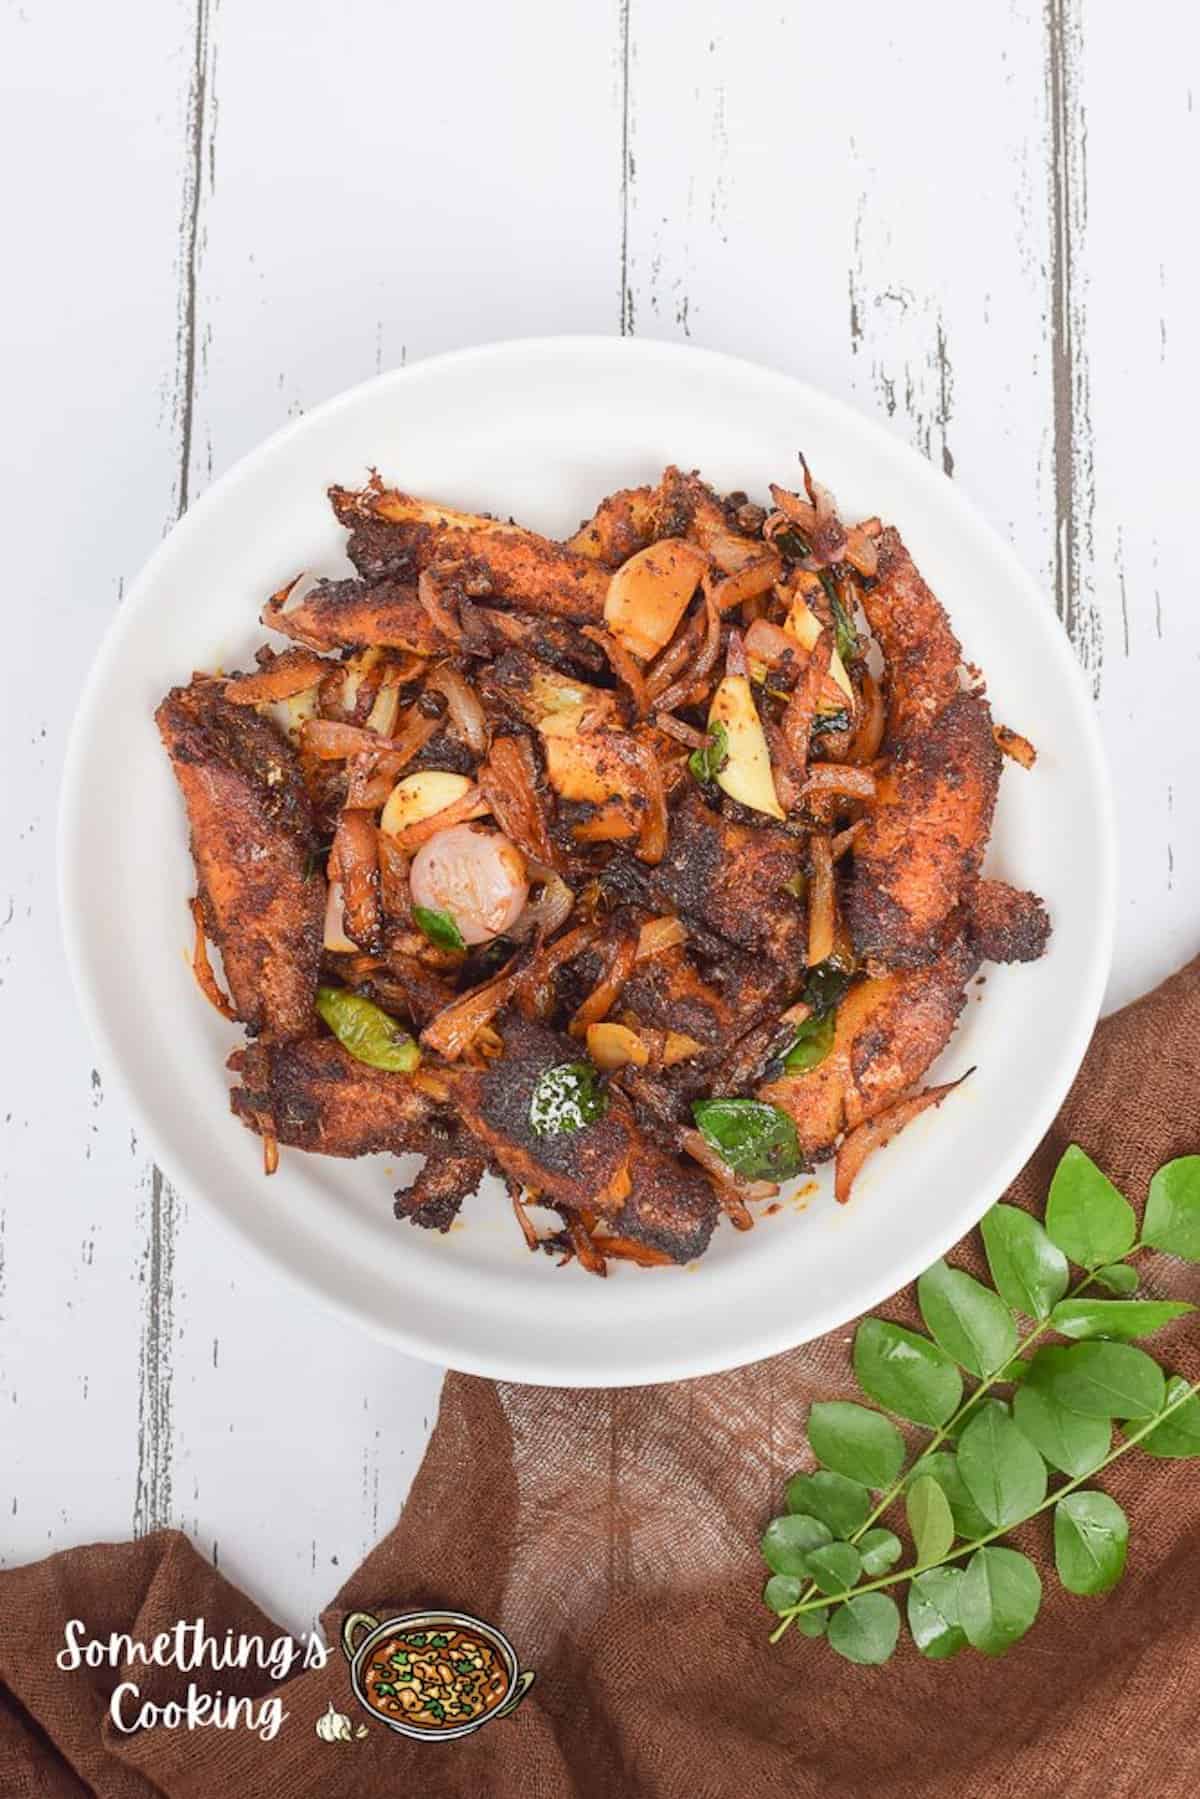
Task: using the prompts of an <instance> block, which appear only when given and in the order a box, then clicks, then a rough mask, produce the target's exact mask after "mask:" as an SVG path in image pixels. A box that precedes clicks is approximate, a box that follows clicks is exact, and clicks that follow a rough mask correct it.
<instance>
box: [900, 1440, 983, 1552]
mask: <svg viewBox="0 0 1200 1799" xmlns="http://www.w3.org/2000/svg"><path fill="white" fill-rule="evenodd" d="M922 1474H931V1475H932V1476H933V1478H934V1480H936V1482H937V1484H938V1486H939V1487H940V1488H941V1489H942V1492H943V1493H944V1494H945V1495H946V1498H947V1499H948V1500H949V1501H950V1510H951V1512H952V1513H953V1516H954V1528H955V1530H956V1531H957V1533H958V1535H959V1536H960V1537H962V1538H963V1539H964V1540H965V1541H966V1542H968V1543H970V1542H972V1541H973V1540H974V1539H975V1538H976V1537H985V1536H986V1535H987V1533H988V1531H989V1530H991V1528H992V1526H991V1522H990V1520H989V1519H987V1518H985V1517H984V1515H983V1513H982V1512H981V1511H980V1509H979V1507H978V1506H977V1505H976V1504H975V1501H974V1500H973V1499H972V1498H971V1495H970V1493H968V1491H967V1487H966V1483H965V1481H964V1480H963V1477H962V1475H961V1473H960V1472H959V1467H958V1457H957V1456H954V1455H951V1454H950V1452H949V1451H948V1450H944V1449H939V1450H935V1451H934V1452H933V1453H932V1454H931V1455H923V1456H922V1457H921V1459H920V1461H918V1462H916V1463H914V1464H913V1468H912V1475H913V1476H915V1477H918V1478H919V1477H920V1476H921V1475H922Z"/></svg>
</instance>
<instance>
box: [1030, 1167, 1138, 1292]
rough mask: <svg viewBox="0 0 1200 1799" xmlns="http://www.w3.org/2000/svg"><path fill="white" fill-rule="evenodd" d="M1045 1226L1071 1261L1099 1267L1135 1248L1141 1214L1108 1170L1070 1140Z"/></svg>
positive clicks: (1056, 1177) (1052, 1188)
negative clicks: (1113, 1182) (1115, 1185)
mask: <svg viewBox="0 0 1200 1799" xmlns="http://www.w3.org/2000/svg"><path fill="white" fill-rule="evenodd" d="M1046 1229H1047V1231H1048V1232H1049V1234H1050V1237H1051V1239H1052V1240H1053V1242H1055V1243H1056V1244H1057V1245H1058V1247H1059V1249H1061V1250H1062V1252H1063V1254H1064V1255H1065V1256H1069V1257H1070V1258H1071V1260H1072V1261H1073V1262H1078V1263H1079V1264H1080V1266H1081V1267H1082V1268H1099V1267H1100V1266H1101V1264H1102V1263H1104V1262H1119V1261H1120V1260H1121V1258H1122V1256H1124V1255H1125V1254H1126V1253H1127V1251H1129V1250H1130V1249H1132V1248H1133V1244H1134V1239H1135V1238H1136V1236H1137V1219H1136V1218H1135V1217H1134V1215H1133V1207H1132V1206H1131V1205H1130V1203H1129V1201H1128V1200H1127V1199H1125V1198H1124V1196H1123V1195H1122V1194H1120V1193H1118V1192H1117V1189H1116V1188H1115V1187H1114V1186H1113V1184H1112V1182H1111V1181H1110V1180H1109V1178H1108V1176H1107V1175H1106V1174H1104V1173H1102V1171H1101V1170H1100V1169H1099V1168H1097V1166H1096V1164H1095V1163H1094V1162H1093V1161H1092V1158H1091V1157H1090V1156H1088V1155H1085V1154H1084V1152H1083V1151H1082V1150H1081V1149H1080V1147H1079V1145H1078V1144H1077V1143H1072V1144H1071V1146H1070V1147H1069V1149H1067V1151H1066V1152H1065V1154H1064V1156H1063V1158H1062V1161H1061V1162H1060V1163H1059V1164H1058V1167H1057V1168H1056V1169H1055V1171H1054V1179H1053V1180H1052V1181H1051V1183H1050V1196H1049V1198H1048V1199H1047V1201H1046Z"/></svg>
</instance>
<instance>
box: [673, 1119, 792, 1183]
mask: <svg viewBox="0 0 1200 1799" xmlns="http://www.w3.org/2000/svg"><path fill="white" fill-rule="evenodd" d="M692 1117H693V1118H694V1119H695V1120H696V1126H697V1129H698V1130H699V1132H700V1135H701V1136H702V1137H703V1138H704V1141H705V1142H706V1143H707V1144H708V1146H709V1148H710V1149H715V1150H716V1152H717V1154H718V1155H719V1156H720V1158H721V1160H722V1161H723V1162H724V1163H725V1164H726V1166H727V1167H729V1168H732V1169H733V1171H734V1173H735V1174H741V1175H745V1177H746V1179H747V1180H752V1181H757V1180H768V1181H786V1180H788V1179H789V1178H790V1177H791V1176H792V1175H793V1174H799V1172H800V1170H801V1168H802V1167H803V1165H804V1157H803V1156H802V1155H801V1153H800V1141H799V1139H798V1137H797V1136H796V1126H795V1124H794V1122H793V1121H792V1119H790V1118H789V1117H788V1115H787V1113H786V1112H781V1111H780V1109H779V1107H778V1106H769V1105H767V1104H766V1103H765V1102H764V1101H763V1100H760V1099H702V1100H697V1101H696V1102H695V1103H694V1104H693V1106H692Z"/></svg>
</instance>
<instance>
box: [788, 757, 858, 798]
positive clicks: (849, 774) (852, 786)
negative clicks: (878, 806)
mask: <svg viewBox="0 0 1200 1799" xmlns="http://www.w3.org/2000/svg"><path fill="white" fill-rule="evenodd" d="M800 793H801V797H802V798H803V797H807V795H808V794H810V793H842V794H845V795H846V796H847V798H849V799H856V800H873V799H874V798H875V776H874V775H873V774H872V773H871V771H870V769H869V768H856V767H855V766H854V765H853V764H851V763H845V762H810V763H809V765H808V774H807V776H806V777H805V781H804V786H803V787H802V788H801V789H800Z"/></svg>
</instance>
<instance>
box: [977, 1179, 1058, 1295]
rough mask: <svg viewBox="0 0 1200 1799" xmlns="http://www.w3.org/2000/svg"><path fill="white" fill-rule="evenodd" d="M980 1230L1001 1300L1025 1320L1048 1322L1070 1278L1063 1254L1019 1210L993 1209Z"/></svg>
mask: <svg viewBox="0 0 1200 1799" xmlns="http://www.w3.org/2000/svg"><path fill="white" fill-rule="evenodd" d="M980 1229H981V1231H982V1232H983V1247H984V1249H985V1250H986V1251H987V1259H988V1267H989V1268H990V1269H991V1271H992V1279H993V1280H994V1281H995V1283H996V1287H997V1290H998V1291H999V1293H1000V1297H1001V1298H1002V1299H1004V1300H1005V1301H1007V1303H1008V1304H1009V1305H1010V1306H1011V1307H1012V1309H1013V1311H1014V1312H1023V1313H1024V1314H1025V1316H1026V1317H1027V1318H1036V1319H1038V1320H1041V1319H1044V1318H1048V1317H1049V1316H1050V1312H1051V1308H1052V1307H1053V1306H1054V1304H1055V1302H1056V1301H1057V1300H1059V1299H1061V1298H1062V1296H1063V1294H1064V1293H1065V1292H1066V1290H1067V1285H1068V1283H1069V1281H1070V1278H1071V1277H1070V1270H1069V1268H1068V1266H1067V1258H1066V1256H1065V1255H1064V1254H1063V1252H1062V1250H1061V1249H1059V1248H1058V1247H1057V1245H1055V1244H1054V1243H1052V1242H1051V1241H1050V1238H1049V1237H1048V1236H1047V1234H1046V1231H1045V1228H1044V1227H1043V1226H1042V1225H1041V1224H1040V1223H1039V1222H1038V1220H1037V1219H1036V1218H1031V1217H1030V1215H1029V1213H1028V1212H1022V1211H1021V1209H1020V1208H1019V1207H1018V1206H1006V1205H996V1206H993V1207H992V1209H991V1211H990V1212H985V1214H984V1217H983V1223H982V1224H981V1226H980Z"/></svg>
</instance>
